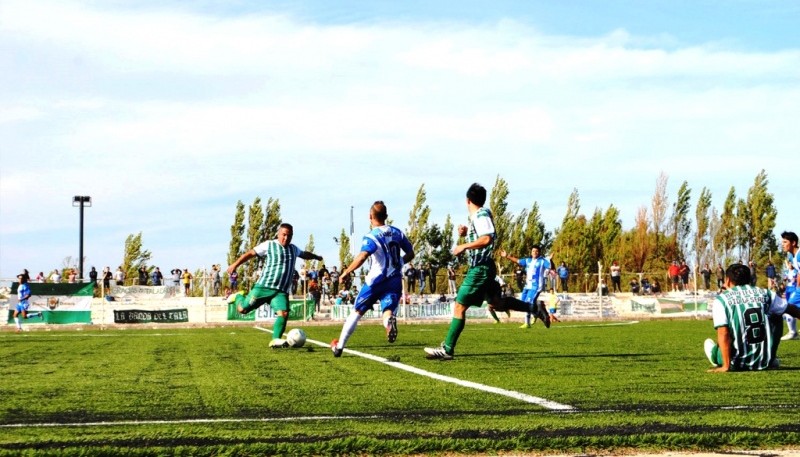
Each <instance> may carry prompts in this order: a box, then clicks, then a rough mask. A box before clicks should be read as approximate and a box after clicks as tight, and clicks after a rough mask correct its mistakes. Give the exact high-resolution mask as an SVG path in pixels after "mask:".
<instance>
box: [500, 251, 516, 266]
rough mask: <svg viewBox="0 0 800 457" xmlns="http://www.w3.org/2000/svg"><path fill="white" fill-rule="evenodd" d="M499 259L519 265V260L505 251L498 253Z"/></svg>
mask: <svg viewBox="0 0 800 457" xmlns="http://www.w3.org/2000/svg"><path fill="white" fill-rule="evenodd" d="M500 257H502V258H504V259H508V260H510V261H512V262H514V263H519V259H518V258H517V257H514V256H513V255H509V254H508V253H507V252H506V251H505V250H502V251H500Z"/></svg>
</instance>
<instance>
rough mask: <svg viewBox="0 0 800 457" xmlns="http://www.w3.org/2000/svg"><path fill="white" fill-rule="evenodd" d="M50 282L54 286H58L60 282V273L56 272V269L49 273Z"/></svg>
mask: <svg viewBox="0 0 800 457" xmlns="http://www.w3.org/2000/svg"><path fill="white" fill-rule="evenodd" d="M50 282H52V283H54V284H58V283H60V282H61V273H60V272H59V271H58V269H56V270H53V272H52V273H50Z"/></svg>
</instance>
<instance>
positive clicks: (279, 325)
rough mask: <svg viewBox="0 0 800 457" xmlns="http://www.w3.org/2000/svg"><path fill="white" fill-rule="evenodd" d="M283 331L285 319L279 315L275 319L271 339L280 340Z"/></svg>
mask: <svg viewBox="0 0 800 457" xmlns="http://www.w3.org/2000/svg"><path fill="white" fill-rule="evenodd" d="M284 330H286V318H285V317H283V316H281V315H280V314H279V315H278V316H277V317H276V318H275V325H274V326H273V327H272V339H280V338H281V337H282V336H283V331H284Z"/></svg>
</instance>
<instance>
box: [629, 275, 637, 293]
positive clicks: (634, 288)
mask: <svg viewBox="0 0 800 457" xmlns="http://www.w3.org/2000/svg"><path fill="white" fill-rule="evenodd" d="M630 286H631V293H632V294H633V295H639V281H637V280H636V278H631V282H630Z"/></svg>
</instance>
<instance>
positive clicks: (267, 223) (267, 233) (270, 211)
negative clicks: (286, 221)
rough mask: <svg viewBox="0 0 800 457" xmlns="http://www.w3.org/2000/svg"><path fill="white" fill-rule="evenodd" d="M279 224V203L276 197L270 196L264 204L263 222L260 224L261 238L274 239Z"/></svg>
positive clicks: (276, 235)
mask: <svg viewBox="0 0 800 457" xmlns="http://www.w3.org/2000/svg"><path fill="white" fill-rule="evenodd" d="M280 225H281V203H280V201H279V200H278V199H277V198H276V199H273V198H272V197H270V198H269V199H267V203H266V204H265V205H264V223H263V224H262V225H261V229H262V232H261V239H262V240H274V239H275V238H277V237H278V227H280Z"/></svg>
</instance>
